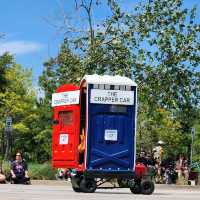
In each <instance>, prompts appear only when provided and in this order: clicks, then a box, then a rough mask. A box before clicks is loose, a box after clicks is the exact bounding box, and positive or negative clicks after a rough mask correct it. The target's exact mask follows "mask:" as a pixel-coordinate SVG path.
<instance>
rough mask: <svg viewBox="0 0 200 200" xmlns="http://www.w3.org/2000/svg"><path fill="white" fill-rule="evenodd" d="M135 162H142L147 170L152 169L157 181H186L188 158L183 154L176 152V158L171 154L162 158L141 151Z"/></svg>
mask: <svg viewBox="0 0 200 200" xmlns="http://www.w3.org/2000/svg"><path fill="white" fill-rule="evenodd" d="M137 162H138V163H142V164H144V165H145V166H146V167H147V168H148V169H149V171H151V172H152V171H153V176H154V177H155V181H156V182H157V183H166V184H172V183H174V184H175V183H177V181H178V180H180V179H184V180H186V181H187V180H188V178H189V167H188V160H187V159H186V157H185V156H184V155H183V154H178V156H177V158H176V159H174V157H173V155H169V156H168V157H167V158H166V159H162V158H161V157H157V156H155V155H154V154H151V153H146V152H145V151H142V152H140V154H139V155H138V158H137Z"/></svg>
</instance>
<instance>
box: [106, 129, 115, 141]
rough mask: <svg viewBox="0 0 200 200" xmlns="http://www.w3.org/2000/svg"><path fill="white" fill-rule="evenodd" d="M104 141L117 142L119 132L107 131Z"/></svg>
mask: <svg viewBox="0 0 200 200" xmlns="http://www.w3.org/2000/svg"><path fill="white" fill-rule="evenodd" d="M104 139H105V140H109V141H117V130H109V129H106V130H105V135H104Z"/></svg>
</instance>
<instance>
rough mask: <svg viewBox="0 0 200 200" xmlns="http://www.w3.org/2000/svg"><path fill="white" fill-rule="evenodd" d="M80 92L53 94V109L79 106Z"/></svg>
mask: <svg viewBox="0 0 200 200" xmlns="http://www.w3.org/2000/svg"><path fill="white" fill-rule="evenodd" d="M79 95H80V90H75V91H69V92H60V93H54V94H52V107H55V106H63V105H73V104H79Z"/></svg>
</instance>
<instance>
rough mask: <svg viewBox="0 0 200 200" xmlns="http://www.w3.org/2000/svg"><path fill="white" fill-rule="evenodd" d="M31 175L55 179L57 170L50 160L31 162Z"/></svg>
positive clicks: (41, 178) (37, 177)
mask: <svg viewBox="0 0 200 200" xmlns="http://www.w3.org/2000/svg"><path fill="white" fill-rule="evenodd" d="M28 171H29V176H30V177H31V179H37V180H55V179H56V178H55V174H56V170H55V169H52V167H51V164H50V163H49V162H46V163H43V164H36V163H30V164H29V165H28Z"/></svg>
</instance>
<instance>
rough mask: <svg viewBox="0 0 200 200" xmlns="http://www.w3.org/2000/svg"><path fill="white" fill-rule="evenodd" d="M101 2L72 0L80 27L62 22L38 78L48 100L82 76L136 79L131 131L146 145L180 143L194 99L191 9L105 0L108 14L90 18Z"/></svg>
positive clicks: (176, 0) (184, 142)
mask: <svg viewBox="0 0 200 200" xmlns="http://www.w3.org/2000/svg"><path fill="white" fill-rule="evenodd" d="M103 3H105V1H104V2H103V1H94V0H89V1H81V0H80V1H75V12H77V11H81V12H84V13H85V17H86V19H87V25H88V26H87V30H84V31H80V32H78V31H76V30H75V29H72V28H70V26H69V24H65V36H64V37H65V40H64V42H63V44H62V45H61V48H60V52H59V54H58V56H57V57H56V58H54V59H50V60H49V61H47V62H46V63H45V68H44V74H43V75H42V76H41V80H42V81H41V84H42V86H43V88H44V89H45V91H46V92H47V93H48V94H49V97H48V99H49V101H50V93H52V92H53V91H52V89H53V90H54V91H55V88H56V87H57V86H58V85H60V84H62V83H77V82H78V81H79V80H80V79H81V77H82V76H83V75H84V74H93V73H97V74H110V75H116V74H120V75H125V76H128V77H130V78H133V79H135V80H136V82H137V83H138V93H139V109H138V112H139V120H138V127H139V128H138V133H139V134H138V135H139V139H142V137H140V136H141V135H144V136H145V137H144V138H145V140H146V142H144V143H145V145H146V148H147V149H150V148H151V149H152V147H153V146H154V145H155V144H156V142H157V141H158V140H159V139H162V140H165V142H166V144H167V145H168V150H167V151H170V149H173V148H176V147H177V146H180V149H179V150H180V151H181V149H182V150H183V149H185V146H188V144H189V143H190V141H191V140H190V137H189V135H186V133H190V130H191V127H192V126H193V125H194V121H195V119H196V118H197V114H198V110H199V107H198V106H199V102H200V101H199V98H200V96H199V95H200V93H199V91H200V73H199V70H198V67H199V63H200V62H199V61H200V60H199V59H200V57H199V55H200V54H199V53H200V52H199V51H200V41H199V32H200V25H199V24H198V23H197V22H196V20H195V16H196V7H194V8H192V9H191V10H189V9H185V8H184V7H183V1H182V0H168V1H166V0H154V1H141V2H140V3H139V4H138V5H137V6H136V7H135V8H134V9H133V10H132V12H131V13H127V12H124V11H122V9H121V8H120V3H118V1H115V0H108V1H107V6H108V9H109V12H110V15H109V16H108V17H107V18H106V19H104V20H102V21H101V22H98V23H95V19H94V16H93V12H94V9H98V6H99V5H101V4H103ZM104 6H105V5H104ZM66 16H67V15H66ZM80 23H81V22H80ZM80 23H79V24H80ZM84 23H85V22H84ZM94 24H97V25H96V26H94ZM48 87H49V89H48ZM174 137H176V140H174ZM139 141H140V140H139ZM147 141H148V142H147ZM140 143H141V142H139V144H140ZM142 143H143V142H142ZM139 146H140V145H139ZM182 147H183V148H182Z"/></svg>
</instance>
